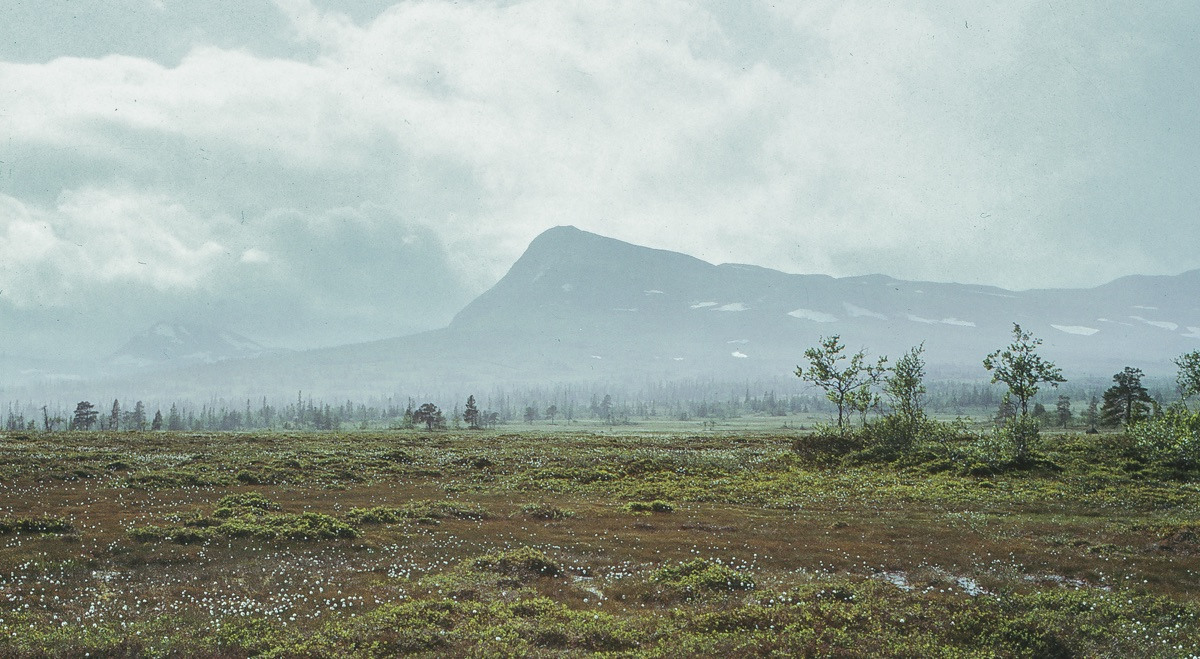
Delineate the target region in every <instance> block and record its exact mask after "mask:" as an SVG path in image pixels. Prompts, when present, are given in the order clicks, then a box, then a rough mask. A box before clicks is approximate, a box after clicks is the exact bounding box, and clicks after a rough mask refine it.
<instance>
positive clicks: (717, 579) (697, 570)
mask: <svg viewBox="0 0 1200 659" xmlns="http://www.w3.org/2000/svg"><path fill="white" fill-rule="evenodd" d="M650 580H651V581H653V582H654V583H658V584H662V585H664V586H670V587H672V588H678V589H679V590H683V591H686V592H697V591H704V590H708V591H735V590H752V589H753V588H754V581H753V580H752V579H750V578H749V577H748V576H745V575H743V574H742V573H740V572H738V571H737V570H734V569H733V568H731V567H728V566H725V565H721V564H720V563H714V562H712V561H706V560H704V559H700V558H697V559H693V560H690V561H688V562H686V563H680V564H679V565H670V566H667V567H663V568H660V569H659V570H657V571H656V572H655V573H654V575H653V576H651V577H650Z"/></svg>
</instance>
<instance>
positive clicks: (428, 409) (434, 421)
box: [412, 403, 446, 430]
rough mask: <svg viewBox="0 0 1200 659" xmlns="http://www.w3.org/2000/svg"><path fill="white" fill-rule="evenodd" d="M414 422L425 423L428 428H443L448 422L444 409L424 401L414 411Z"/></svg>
mask: <svg viewBox="0 0 1200 659" xmlns="http://www.w3.org/2000/svg"><path fill="white" fill-rule="evenodd" d="M412 418H413V423H424V424H425V429H426V430H433V429H434V428H435V427H436V428H441V427H442V426H444V425H445V424H446V419H445V418H444V417H443V416H442V411H441V410H440V409H438V406H437V405H434V404H433V403H424V404H422V405H421V406H420V407H418V408H417V409H416V411H414V412H413V415H412Z"/></svg>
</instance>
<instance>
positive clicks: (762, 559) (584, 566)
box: [0, 431, 1200, 657]
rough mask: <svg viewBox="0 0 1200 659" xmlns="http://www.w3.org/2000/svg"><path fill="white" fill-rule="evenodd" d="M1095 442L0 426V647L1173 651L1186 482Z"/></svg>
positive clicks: (1197, 579)
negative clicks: (942, 450)
mask: <svg viewBox="0 0 1200 659" xmlns="http://www.w3.org/2000/svg"><path fill="white" fill-rule="evenodd" d="M1119 444H1120V442H1119V441H1118V440H1117V439H1116V438H1114V437H1111V436H1109V437H1105V436H1095V435H1071V434H1067V435H1056V436H1049V437H1045V438H1044V439H1043V445H1042V446H1041V447H1039V456H1040V457H1039V461H1038V462H1037V463H1036V464H1034V465H1032V466H1030V467H1027V468H1024V469H1020V470H1008V471H1004V470H1000V471H999V473H987V471H986V470H978V469H971V468H969V465H955V464H953V462H954V458H947V457H944V456H943V457H936V456H935V457H934V458H929V459H925V458H921V459H909V460H904V459H901V460H899V461H892V462H877V461H871V460H864V459H855V458H854V456H849V455H842V454H843V453H846V450H845V449H844V448H837V447H832V446H831V448H830V450H829V451H827V452H826V451H823V449H822V448H821V446H822V445H821V443H820V441H802V442H801V443H800V445H801V448H802V449H803V450H800V451H797V450H796V443H795V436H794V435H793V434H791V433H790V432H786V431H780V432H778V433H768V432H762V433H738V434H721V433H708V434H695V435H688V434H676V433H666V434H657V435H655V434H641V435H637V436H623V435H621V434H619V433H609V434H593V433H583V432H569V431H566V432H553V431H546V432H530V433H504V432H466V431H464V432H441V433H438V432H434V433H426V432H388V433H383V432H380V433H343V434H337V433H325V434H282V433H275V434H190V433H178V434H176V433H145V434H137V433H113V434H103V433H63V434H53V435H43V434H34V433H31V434H28V435H25V434H7V435H0V656H47V655H49V656H84V655H87V654H90V656H93V657H95V656H143V655H145V656H187V657H196V656H201V657H202V656H250V655H263V656H279V657H291V656H327V655H330V656H332V655H336V656H392V655H395V654H401V653H413V654H418V655H420V654H423V655H427V656H447V655H449V656H560V655H570V656H574V655H580V654H588V653H598V652H605V653H613V654H616V655H621V656H643V655H645V656H672V657H676V656H677V657H684V656H720V655H731V654H733V653H740V654H744V655H753V656H758V655H776V656H908V657H926V656H947V657H962V656H978V657H992V656H1000V657H1055V656H1064V657H1065V656H1126V657H1142V656H1188V655H1189V654H1200V640H1198V639H1200V621H1198V620H1197V616H1198V615H1200V480H1198V479H1196V478H1194V477H1192V476H1190V475H1188V474H1180V473H1174V472H1170V471H1164V470H1161V469H1158V468H1156V467H1154V465H1148V464H1143V463H1141V462H1138V461H1137V460H1134V459H1131V458H1129V457H1128V455H1127V453H1124V452H1122V451H1121V450H1120V446H1119ZM947 455H954V454H952V453H948V454H947Z"/></svg>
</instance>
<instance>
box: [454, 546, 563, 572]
mask: <svg viewBox="0 0 1200 659" xmlns="http://www.w3.org/2000/svg"><path fill="white" fill-rule="evenodd" d="M471 567H472V569H474V570H476V571H479V572H495V573H497V574H502V575H505V576H510V577H557V576H559V575H561V574H562V572H563V571H562V568H560V567H559V566H558V564H557V563H555V562H554V561H552V560H550V558H549V557H548V556H546V555H545V554H543V553H542V552H540V551H538V550H536V549H533V548H532V547H521V548H520V549H513V550H511V551H506V552H501V553H499V554H489V555H487V556H481V557H479V558H476V559H475V560H474V561H472V563H471Z"/></svg>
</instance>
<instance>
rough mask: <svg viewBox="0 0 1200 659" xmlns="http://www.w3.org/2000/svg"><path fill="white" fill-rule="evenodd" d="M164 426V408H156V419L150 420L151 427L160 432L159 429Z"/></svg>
mask: <svg viewBox="0 0 1200 659" xmlns="http://www.w3.org/2000/svg"><path fill="white" fill-rule="evenodd" d="M162 427H163V418H162V410H154V420H153V421H151V422H150V429H151V430H153V431H154V432H158V431H159V430H162Z"/></svg>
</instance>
